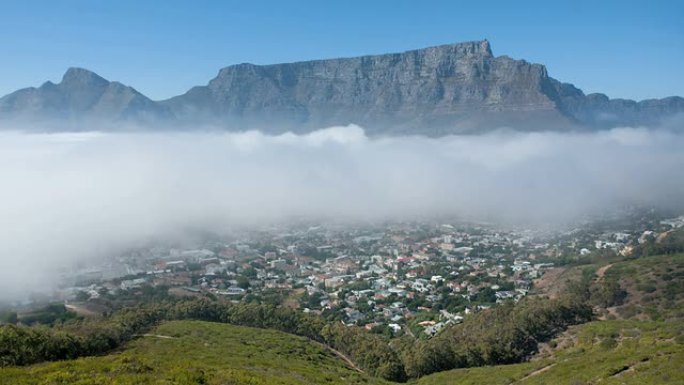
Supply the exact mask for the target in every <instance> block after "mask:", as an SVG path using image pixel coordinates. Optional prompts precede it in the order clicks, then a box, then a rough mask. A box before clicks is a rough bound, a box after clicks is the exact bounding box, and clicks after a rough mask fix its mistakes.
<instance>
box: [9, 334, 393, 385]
mask: <svg viewBox="0 0 684 385" xmlns="http://www.w3.org/2000/svg"><path fill="white" fill-rule="evenodd" d="M74 383H78V384H82V385H88V384H93V385H96V384H97V385H103V384H136V385H137V384H254V385H258V384H282V385H289V384H316V383H328V384H387V383H386V382H384V381H382V380H379V379H376V378H372V377H370V376H367V375H365V374H363V373H359V372H357V371H356V370H353V369H352V368H350V367H349V366H348V364H347V363H345V362H344V361H343V360H342V359H341V358H339V357H337V356H335V354H333V353H332V352H330V351H329V350H327V349H325V348H323V347H322V346H320V345H318V344H316V343H314V342H311V341H310V340H308V339H306V338H303V337H296V336H292V335H290V334H286V333H282V332H276V331H271V330H263V329H254V328H248V327H241V326H232V325H225V324H215V323H209V322H200V321H176V322H168V323H165V324H162V325H161V326H159V327H158V328H157V329H155V330H154V331H153V332H152V334H149V335H145V336H144V337H140V338H139V339H137V340H136V341H134V342H132V343H130V344H128V345H127V346H126V348H125V349H124V350H123V351H122V352H120V353H115V354H110V355H106V356H101V357H89V358H81V359H77V360H73V361H61V362H53V363H47V364H39V365H33V366H28V367H12V368H0V384H2V385H4V384H8V385H9V384H12V385H21V384H74Z"/></svg>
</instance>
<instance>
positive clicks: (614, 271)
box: [604, 254, 684, 320]
mask: <svg viewBox="0 0 684 385" xmlns="http://www.w3.org/2000/svg"><path fill="white" fill-rule="evenodd" d="M604 279H605V280H606V281H608V280H616V281H617V282H619V283H620V286H621V287H622V288H623V289H624V290H625V291H626V292H627V297H626V298H625V300H624V303H623V304H621V305H620V306H616V307H614V308H611V309H609V310H610V314H611V315H612V316H615V317H617V318H639V319H651V320H660V319H663V320H666V319H684V254H675V255H658V256H652V257H644V258H639V259H635V260H630V261H623V262H618V263H615V264H613V265H611V266H610V267H609V268H608V269H606V271H605V276H604Z"/></svg>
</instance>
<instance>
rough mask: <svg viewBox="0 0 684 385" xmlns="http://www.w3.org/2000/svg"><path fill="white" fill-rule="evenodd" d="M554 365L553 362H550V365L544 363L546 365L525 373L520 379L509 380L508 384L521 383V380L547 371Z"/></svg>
mask: <svg viewBox="0 0 684 385" xmlns="http://www.w3.org/2000/svg"><path fill="white" fill-rule="evenodd" d="M554 366H556V364H555V363H553V364H550V365H546V366H544V367H543V368H539V369H537V370H535V371H534V372H532V373H530V374H528V375H526V376H525V377H523V378H521V379H519V380H517V381H513V382H511V383H510V384H509V385H513V384H519V383H521V382H523V381H525V380H527V379H528V378H530V377H534V376H537V375H539V374H542V373H544V372H545V371H547V370H549V369H551V368H553V367H554Z"/></svg>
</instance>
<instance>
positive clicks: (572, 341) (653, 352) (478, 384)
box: [418, 321, 684, 385]
mask: <svg viewBox="0 0 684 385" xmlns="http://www.w3.org/2000/svg"><path fill="white" fill-rule="evenodd" d="M555 344H558V345H557V347H556V348H555V349H554V352H553V353H552V354H549V355H548V356H546V357H544V358H540V359H538V360H535V361H532V362H528V363H524V364H516V365H504V366H494V367H483V368H473V369H456V370H450V371H447V372H441V373H436V374H433V375H429V376H426V377H423V378H421V379H420V380H419V381H418V384H420V385H438V384H445V385H446V384H453V385H508V384H521V385H532V384H538V385H541V384H559V385H561V384H567V385H585V384H606V385H612V384H615V385H618V384H625V385H629V384H635V385H636V384H684V323H683V322H680V321H678V322H669V323H666V322H653V321H597V322H592V323H589V324H585V325H580V326H576V327H572V328H571V329H570V330H569V331H568V332H567V333H566V334H564V335H563V336H562V337H561V338H559V339H557V340H556V341H555V342H554V345H555Z"/></svg>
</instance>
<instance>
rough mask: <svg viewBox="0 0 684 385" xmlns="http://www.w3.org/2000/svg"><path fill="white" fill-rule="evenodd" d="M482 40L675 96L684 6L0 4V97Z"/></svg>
mask: <svg viewBox="0 0 684 385" xmlns="http://www.w3.org/2000/svg"><path fill="white" fill-rule="evenodd" d="M483 38H487V39H489V41H490V42H491V44H492V48H493V51H494V54H495V55H508V56H511V57H514V58H524V59H526V60H528V61H532V62H537V63H543V64H546V66H547V68H548V70H549V73H550V75H551V76H553V77H555V78H557V79H559V80H562V81H566V82H570V83H574V84H575V85H576V86H578V87H580V88H582V89H583V90H584V91H585V92H598V91H600V92H604V93H606V94H607V95H609V96H610V97H623V98H634V99H645V98H653V97H664V96H669V95H684V76H683V75H682V73H683V72H684V71H682V68H684V1H674V0H673V1H657V0H651V1H630V0H623V1H612V0H607V1H583V0H580V1H550V0H549V1H512V0H509V1H473V0H470V1H455V0H454V1H427V0H423V1H402V0H394V1H370V0H366V1H353V0H347V1H338V2H332V1H320V0H319V1H296V0H293V1H265V0H264V1H259V0H252V1H202V0H195V1H181V0H166V1H158V2H152V1H140V0H138V1H129V0H117V1H104V0H62V1H54V0H47V1H35V0H23V1H19V0H16V1H3V2H2V3H0V58H1V59H0V94H3V95H4V94H6V93H9V92H11V91H13V90H15V89H18V88H22V87H26V86H38V85H40V84H42V83H43V82H44V81H46V80H52V81H59V79H61V76H62V74H63V73H64V71H65V70H66V68H67V67H70V66H79V67H85V68H88V69H91V70H93V71H95V72H97V73H98V74H100V75H102V76H104V77H105V78H107V79H110V80H118V81H121V82H123V83H125V84H129V85H132V86H133V87H135V88H136V89H138V90H139V91H141V92H143V93H144V94H146V95H148V96H150V97H152V98H153V99H164V98H167V97H170V96H173V95H177V94H180V93H183V92H185V91H187V89H189V88H190V87H192V86H194V85H199V84H206V83H207V82H208V81H209V79H211V78H212V77H214V76H215V75H216V73H217V72H218V70H219V69H220V68H221V67H225V66H227V65H230V64H236V63H242V62H251V63H258V64H268V63H279V62H288V61H297V60H308V59H318V58H331V57H343V56H355V55H362V54H373V53H386V52H396V51H403V50H408V49H414V48H420V47H426V46H432V45H439V44H445V43H453V42H460V41H468V40H479V39H483Z"/></svg>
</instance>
